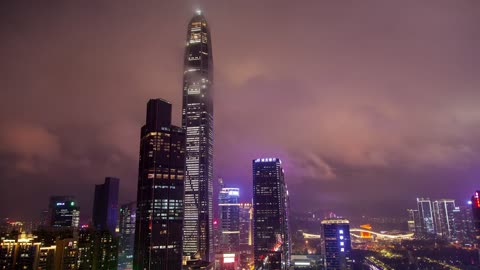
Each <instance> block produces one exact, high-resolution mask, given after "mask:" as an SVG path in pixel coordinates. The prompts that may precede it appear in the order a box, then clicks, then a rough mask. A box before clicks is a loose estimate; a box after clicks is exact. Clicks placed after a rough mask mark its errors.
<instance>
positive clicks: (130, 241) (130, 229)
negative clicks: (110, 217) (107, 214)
mask: <svg viewBox="0 0 480 270" xmlns="http://www.w3.org/2000/svg"><path fill="white" fill-rule="evenodd" d="M136 209H137V202H131V203H127V204H124V205H122V206H121V207H120V224H119V229H120V241H119V250H118V268H119V270H127V269H133V245H134V242H135V218H136Z"/></svg>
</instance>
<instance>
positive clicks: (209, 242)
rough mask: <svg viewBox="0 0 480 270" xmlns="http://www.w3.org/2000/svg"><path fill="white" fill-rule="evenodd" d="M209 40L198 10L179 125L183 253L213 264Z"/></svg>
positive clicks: (190, 37) (189, 39) (190, 28)
mask: <svg viewBox="0 0 480 270" xmlns="http://www.w3.org/2000/svg"><path fill="white" fill-rule="evenodd" d="M211 43H212V40H211V38H210V30H209V26H208V24H207V21H206V20H205V17H204V16H203V15H202V14H201V12H200V11H198V12H197V14H196V15H195V16H194V17H193V18H192V19H191V20H190V23H189V24H188V31H187V42H186V48H185V62H184V65H185V67H184V73H183V74H184V75H183V110H182V126H183V128H184V129H185V131H186V171H187V173H186V179H185V180H186V183H185V222H184V236H183V239H184V242H183V252H184V254H185V255H186V256H187V257H190V258H193V257H195V258H200V259H201V260H203V261H213V254H214V252H213V228H212V223H213V205H212V195H213V183H212V176H213V61H212V46H211Z"/></svg>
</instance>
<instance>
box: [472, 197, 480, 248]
mask: <svg viewBox="0 0 480 270" xmlns="http://www.w3.org/2000/svg"><path fill="white" fill-rule="evenodd" d="M472 223H473V224H472V225H473V235H474V237H475V241H476V244H477V246H480V190H477V191H476V192H475V194H473V196H472Z"/></svg>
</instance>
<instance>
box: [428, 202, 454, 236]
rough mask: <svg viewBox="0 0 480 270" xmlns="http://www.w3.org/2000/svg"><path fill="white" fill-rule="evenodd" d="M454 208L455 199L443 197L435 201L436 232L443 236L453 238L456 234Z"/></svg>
mask: <svg viewBox="0 0 480 270" xmlns="http://www.w3.org/2000/svg"><path fill="white" fill-rule="evenodd" d="M454 210H455V200H447V199H442V200H436V201H434V202H433V214H434V217H435V232H436V233H437V235H439V236H441V237H442V238H445V239H453V238H454V236H455V222H454V217H453V212H454Z"/></svg>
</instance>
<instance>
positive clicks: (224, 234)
mask: <svg viewBox="0 0 480 270" xmlns="http://www.w3.org/2000/svg"><path fill="white" fill-rule="evenodd" d="M239 198H240V190H239V189H238V188H222V189H221V190H220V193H219V195H218V208H219V211H220V234H221V236H220V238H221V240H220V242H221V244H220V249H221V251H222V252H224V253H226V252H229V253H231V252H236V251H238V246H239V244H240V227H239V226H240V216H239V214H240V205H239V202H238V201H239Z"/></svg>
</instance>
